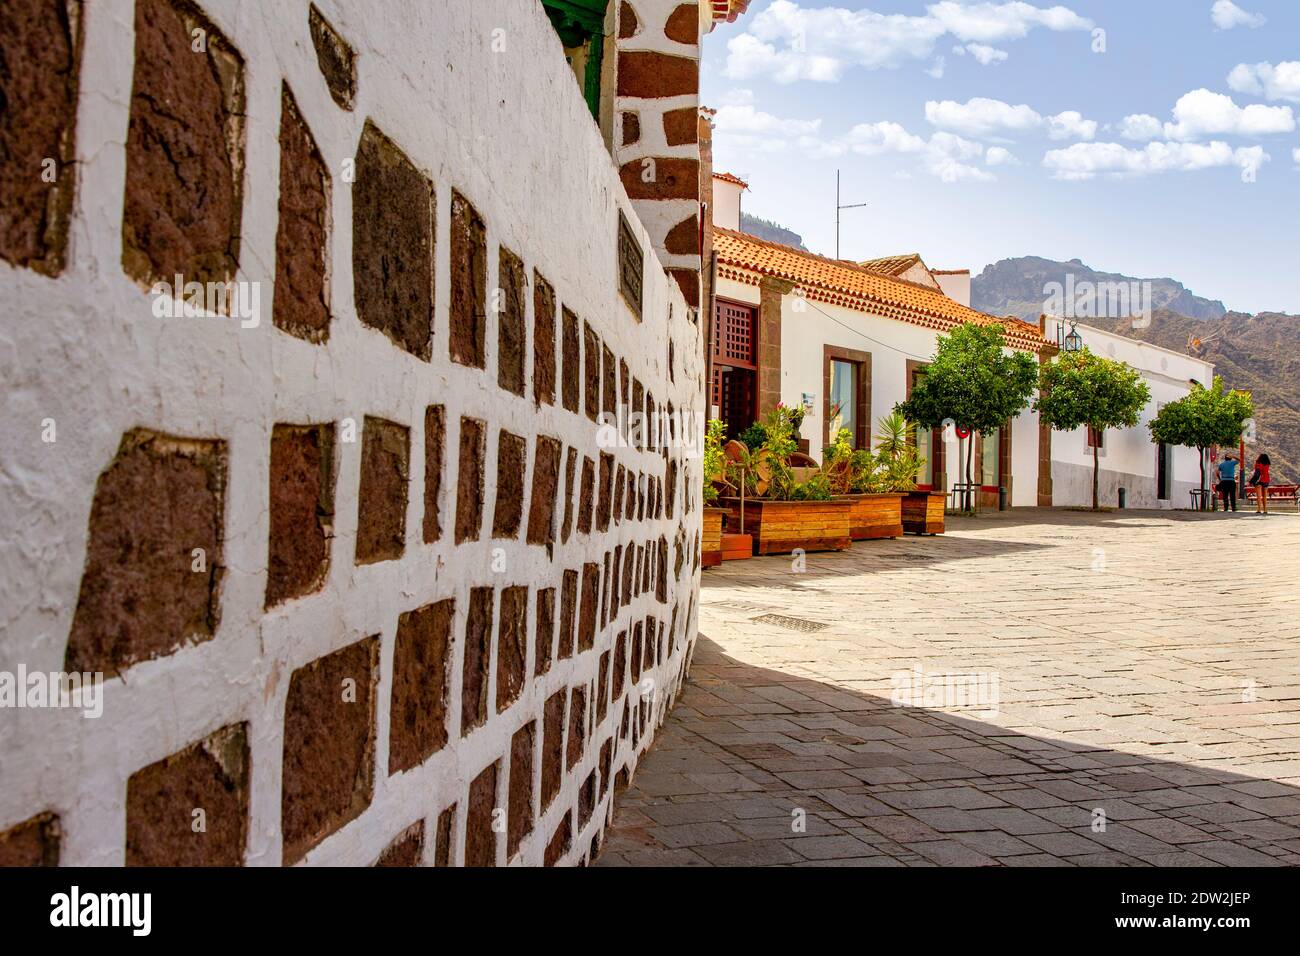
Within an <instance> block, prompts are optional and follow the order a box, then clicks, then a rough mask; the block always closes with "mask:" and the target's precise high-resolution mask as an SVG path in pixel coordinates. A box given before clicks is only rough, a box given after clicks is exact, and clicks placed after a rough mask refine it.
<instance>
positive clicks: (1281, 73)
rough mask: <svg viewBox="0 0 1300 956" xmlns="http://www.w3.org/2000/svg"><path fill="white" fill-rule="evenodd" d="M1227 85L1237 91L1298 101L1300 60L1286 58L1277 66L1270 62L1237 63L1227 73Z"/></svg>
mask: <svg viewBox="0 0 1300 956" xmlns="http://www.w3.org/2000/svg"><path fill="white" fill-rule="evenodd" d="M1228 86H1229V88H1231V89H1233V90H1236V91H1237V92H1238V93H1252V94H1254V95H1255V96H1263V97H1264V98H1265V99H1268V100H1289V101H1290V102H1292V103H1300V62H1298V61H1296V60H1287V61H1284V62H1282V63H1279V64H1278V65H1277V66H1274V65H1273V64H1272V63H1255V64H1253V65H1252V64H1249V63H1238V64H1237V65H1236V66H1234V67H1233V68H1232V72H1231V73H1229V74H1228Z"/></svg>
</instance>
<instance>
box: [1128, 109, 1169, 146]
mask: <svg viewBox="0 0 1300 956" xmlns="http://www.w3.org/2000/svg"><path fill="white" fill-rule="evenodd" d="M1163 131H1164V126H1163V125H1162V124H1161V122H1160V120H1158V119H1156V117H1154V116H1152V115H1151V114H1150V113H1133V114H1131V115H1129V116H1125V117H1124V122H1123V123H1122V124H1120V130H1119V135H1120V136H1123V137H1124V138H1125V139H1136V140H1148V139H1157V138H1158V137H1159V136H1160V134H1161V133H1162V132H1163Z"/></svg>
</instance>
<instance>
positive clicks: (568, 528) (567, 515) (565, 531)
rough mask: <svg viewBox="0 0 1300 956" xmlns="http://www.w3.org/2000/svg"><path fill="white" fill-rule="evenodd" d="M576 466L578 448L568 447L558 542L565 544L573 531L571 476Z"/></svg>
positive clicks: (572, 476)
mask: <svg viewBox="0 0 1300 956" xmlns="http://www.w3.org/2000/svg"><path fill="white" fill-rule="evenodd" d="M577 468H578V450H577V449H576V448H570V449H569V451H568V455H567V457H566V459H565V465H564V523H563V524H562V525H561V526H560V543H561V544H565V543H567V542H568V540H569V535H570V534H571V533H572V532H573V478H574V472H575V471H576V470H577Z"/></svg>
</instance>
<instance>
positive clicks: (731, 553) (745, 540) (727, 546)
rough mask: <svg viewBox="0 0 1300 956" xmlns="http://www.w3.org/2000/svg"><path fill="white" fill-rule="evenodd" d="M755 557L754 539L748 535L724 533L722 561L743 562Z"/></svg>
mask: <svg viewBox="0 0 1300 956" xmlns="http://www.w3.org/2000/svg"><path fill="white" fill-rule="evenodd" d="M753 556H754V539H753V538H751V537H750V536H749V535H747V534H731V533H729V532H727V531H724V532H722V560H723V561H741V560H744V559H745V558H752V557H753Z"/></svg>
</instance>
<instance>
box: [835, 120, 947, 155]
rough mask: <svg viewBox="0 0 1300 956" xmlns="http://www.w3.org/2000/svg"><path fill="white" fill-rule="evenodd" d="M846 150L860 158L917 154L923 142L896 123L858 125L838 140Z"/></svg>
mask: <svg viewBox="0 0 1300 956" xmlns="http://www.w3.org/2000/svg"><path fill="white" fill-rule="evenodd" d="M840 141H841V142H842V143H843V144H844V146H845V148H846V149H849V150H851V151H852V152H855V153H858V154H860V155H862V156H879V155H880V154H881V153H919V152H921V150H923V149H925V145H926V144H925V140H924V139H922V138H921V137H920V136H914V135H913V134H911V133H909V132H908V131H907V130H905V129H903V127H901V126H899V125H898V124H897V123H890V122H888V121H885V122H880V123H859V124H858V125H857V126H855V127H853V128H852V129H851V130H849V132H848V133H847V135H845V136H843V137H842V138H841V140H840Z"/></svg>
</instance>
